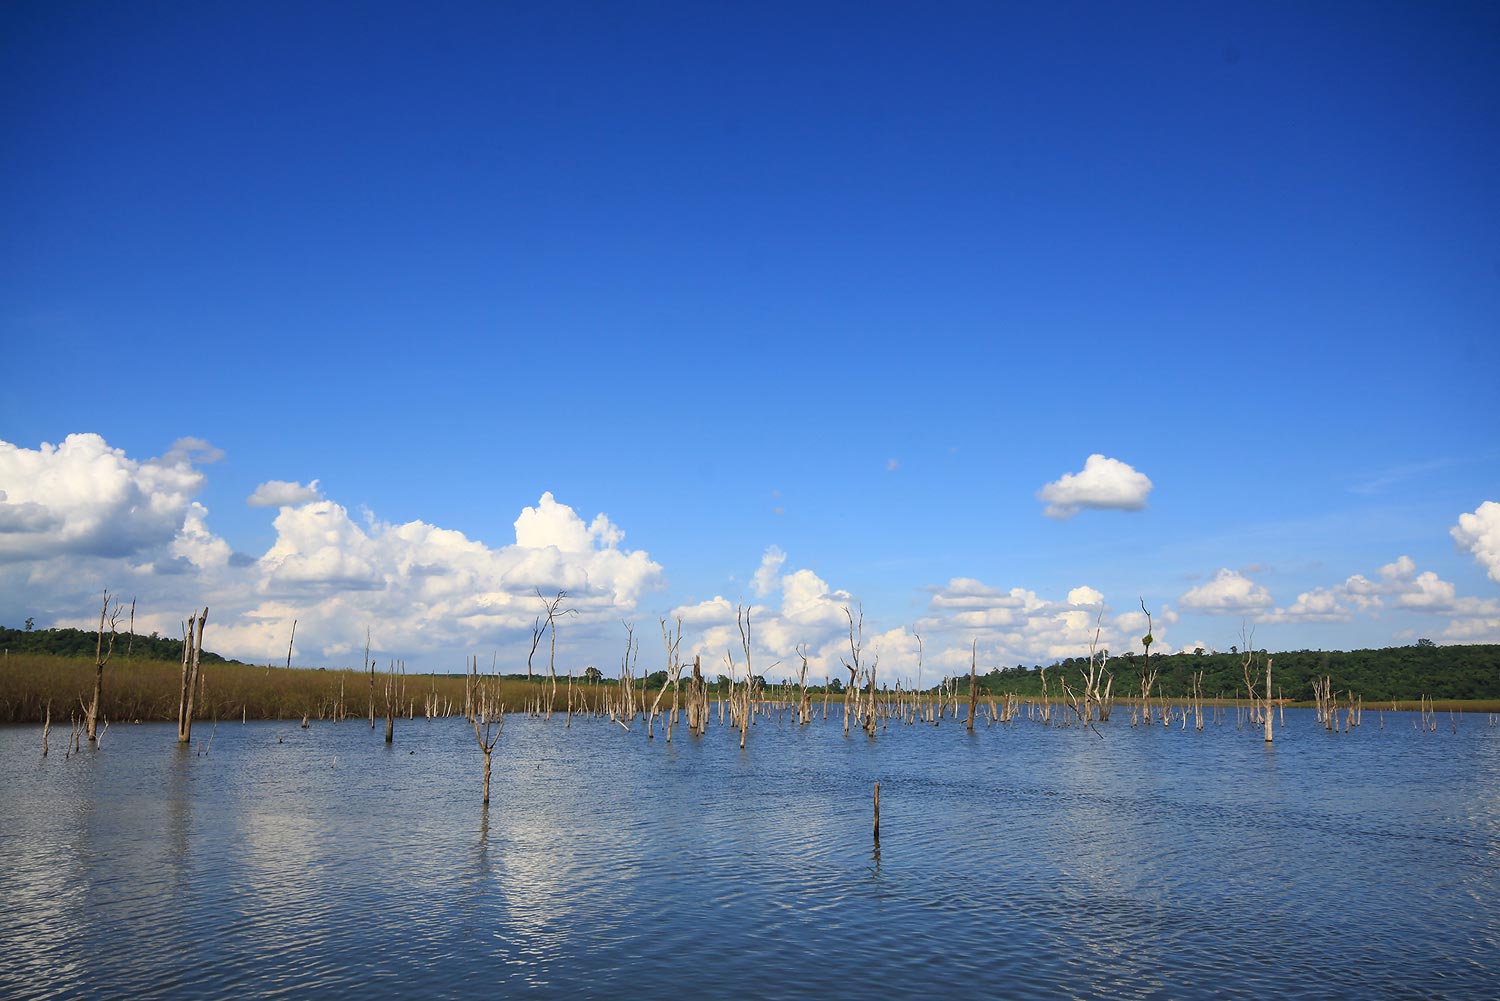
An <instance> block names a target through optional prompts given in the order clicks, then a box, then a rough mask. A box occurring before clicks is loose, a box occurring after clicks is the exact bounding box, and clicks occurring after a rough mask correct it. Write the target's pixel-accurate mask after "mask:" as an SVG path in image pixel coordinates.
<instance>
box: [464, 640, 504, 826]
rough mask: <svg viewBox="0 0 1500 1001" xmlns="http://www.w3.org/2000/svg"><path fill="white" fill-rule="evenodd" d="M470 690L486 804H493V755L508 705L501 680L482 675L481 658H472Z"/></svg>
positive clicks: (473, 723)
mask: <svg viewBox="0 0 1500 1001" xmlns="http://www.w3.org/2000/svg"><path fill="white" fill-rule="evenodd" d="M469 691H470V692H472V693H473V699H474V714H473V715H472V716H470V717H469V722H470V723H471V724H472V725H473V727H474V740H475V742H476V743H478V744H479V751H480V753H481V754H483V755H484V805H485V806H489V805H490V756H491V755H492V754H493V753H494V750H495V744H496V743H498V742H499V740H500V731H502V730H504V729H505V704H504V703H503V702H501V701H500V678H499V676H498V675H496V676H495V677H493V678H491V677H488V676H485V675H481V674H480V673H479V658H478V657H471V658H470V659H469Z"/></svg>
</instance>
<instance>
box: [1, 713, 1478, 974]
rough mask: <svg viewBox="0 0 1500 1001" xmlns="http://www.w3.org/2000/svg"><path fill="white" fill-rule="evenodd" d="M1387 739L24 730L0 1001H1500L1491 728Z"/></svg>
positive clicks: (1040, 731)
mask: <svg viewBox="0 0 1500 1001" xmlns="http://www.w3.org/2000/svg"><path fill="white" fill-rule="evenodd" d="M1387 715H1388V716H1389V717H1390V718H1388V719H1387V720H1386V721H1385V722H1386V726H1385V728H1383V729H1381V728H1376V727H1372V726H1369V725H1368V724H1367V725H1366V726H1365V727H1364V728H1363V730H1362V731H1355V732H1353V733H1351V734H1348V735H1339V736H1337V737H1332V736H1330V735H1328V734H1327V733H1325V732H1324V731H1322V730H1321V729H1318V728H1316V727H1315V726H1314V724H1313V721H1312V719H1311V717H1310V714H1307V713H1302V712H1292V713H1288V717H1287V719H1288V726H1287V729H1286V730H1284V731H1282V732H1281V733H1280V734H1279V736H1278V740H1277V742H1276V744H1275V745H1274V746H1273V747H1271V748H1266V747H1264V746H1263V743H1262V742H1261V741H1260V740H1258V739H1256V738H1255V735H1252V734H1248V733H1247V732H1241V731H1237V730H1236V729H1235V728H1234V727H1233V725H1232V724H1231V725H1228V726H1224V727H1212V726H1211V727H1209V728H1208V729H1206V730H1205V731H1204V732H1203V733H1195V732H1193V731H1191V730H1189V731H1186V732H1184V731H1179V730H1171V731H1167V730H1163V729H1161V728H1145V727H1143V728H1136V729H1132V728H1130V727H1129V726H1128V725H1119V726H1116V725H1115V724H1109V725H1106V726H1105V727H1103V728H1102V731H1103V733H1104V738H1103V739H1102V740H1101V739H1100V738H1099V737H1098V736H1096V735H1094V734H1092V733H1089V732H1087V731H1078V730H1060V729H1047V728H1044V727H1041V726H1039V725H1036V724H1032V723H1021V724H1017V725H1015V726H1013V727H1000V726H995V727H986V728H981V729H979V730H978V731H976V732H975V733H973V734H968V733H966V732H964V730H963V729H962V728H961V726H953V725H944V726H940V727H930V726H924V727H915V728H902V729H900V730H896V729H892V730H890V731H888V732H886V733H884V734H882V735H881V736H879V737H877V738H876V739H874V740H871V739H869V738H868V737H866V736H865V735H864V734H855V735H851V736H850V737H849V738H847V739H846V738H844V737H843V735H842V731H841V728H840V726H839V725H838V723H837V722H836V721H834V720H830V721H829V722H828V723H826V724H824V723H814V725H812V726H810V727H805V728H798V727H796V726H794V725H791V724H790V723H786V724H785V725H777V723H776V722H775V720H774V719H773V720H770V721H762V722H760V723H759V724H758V725H757V727H756V729H755V732H754V733H753V734H752V740H751V742H750V747H749V748H748V749H747V750H746V751H745V752H741V751H740V749H739V747H738V741H737V739H735V738H734V737H733V735H731V734H730V733H728V732H727V731H724V732H720V731H710V733H709V735H708V736H707V737H705V738H693V737H691V736H689V735H686V734H684V735H683V736H682V737H681V738H679V739H674V740H673V742H672V743H671V744H670V745H667V744H666V743H665V742H664V741H661V740H656V741H650V742H648V741H646V740H645V739H644V736H643V735H642V734H640V733H627V732H625V731H623V730H622V729H621V728H620V727H618V726H615V725H613V724H608V723H602V722H601V723H591V722H589V721H580V720H575V721H574V725H573V727H572V728H571V729H564V728H563V727H562V726H561V725H559V724H557V723H556V722H555V721H554V722H553V723H547V722H544V721H540V720H531V719H527V718H524V717H516V718H514V719H512V720H510V721H509V722H508V723H507V726H506V730H505V734H504V736H503V737H502V738H501V744H500V747H499V748H498V749H497V754H496V759H495V776H494V781H495V785H494V790H493V801H492V804H491V806H490V807H489V809H488V810H486V809H484V808H483V807H482V806H481V805H480V803H479V779H480V760H481V759H480V757H479V755H478V752H477V751H476V750H475V748H474V746H473V741H472V735H471V734H469V732H468V731H467V729H466V727H465V725H464V723H463V721H461V720H450V721H442V722H433V723H425V722H423V721H414V722H409V723H407V724H406V725H405V726H402V727H398V730H397V737H396V744H395V746H394V747H386V746H385V744H384V742H383V740H382V739H381V738H382V735H381V734H380V733H378V732H377V733H372V732H371V731H370V730H369V729H368V727H360V726H359V725H357V724H355V723H352V722H351V723H344V724H340V725H337V726H335V725H332V724H321V725H316V724H315V725H314V726H313V727H312V728H311V729H309V730H302V729H300V728H299V727H297V726H296V725H295V724H285V723H261V724H249V725H235V726H226V727H225V732H224V733H222V734H218V736H217V739H216V741H215V743H214V745H213V753H212V754H211V755H209V756H199V755H196V754H194V753H192V752H191V751H190V750H189V749H186V748H179V747H177V746H176V742H175V733H174V732H173V730H172V729H171V728H170V727H168V726H138V727H128V728H126V727H122V728H119V729H120V732H119V733H118V736H117V735H116V732H115V731H114V730H112V731H111V733H110V741H109V743H108V744H107V745H106V748H105V749H104V750H103V751H97V752H95V751H89V750H85V752H84V753H83V754H82V755H80V756H78V757H76V758H72V759H63V758H60V757H57V756H53V757H51V758H48V759H47V760H45V761H43V760H41V759H40V758H39V755H38V754H37V749H38V747H39V738H38V736H37V732H36V728H7V729H3V730H0V790H3V795H0V900H3V903H4V907H3V908H0V996H3V997H6V998H46V997H82V996H89V997H95V996H119V997H127V996H148V997H204V996H216V995H223V994H229V993H236V994H243V995H250V996H272V995H284V996H287V997H306V996H335V995H337V996H344V995H349V994H353V993H355V992H358V994H359V995H360V996H365V997H377V998H379V997H396V996H420V997H460V996H463V997H468V996H473V995H475V994H476V993H481V992H491V991H493V992H497V993H499V994H502V995H503V994H504V993H505V991H506V990H507V989H520V988H526V989H527V990H528V991H530V992H532V993H534V994H537V995H540V996H548V997H551V996H557V997H562V996H569V997H571V996H578V995H582V996H601V995H606V994H608V995H614V994H621V993H624V994H629V995H632V996H639V997H652V996H660V995H665V994H668V993H675V992H679V991H681V990H683V989H684V988H690V989H691V991H692V993H694V994H695V995H699V996H709V997H726V998H727V997H745V996H752V995H769V994H774V995H776V996H820V997H822V996H832V997H876V996H880V997H889V996H890V995H891V994H892V993H893V992H900V991H903V990H904V991H921V992H923V993H924V994H930V993H938V992H940V993H942V994H943V995H944V996H960V997H995V996H1006V997H1012V996H1014V997H1022V998H1044V997H1047V998H1051V997H1139V998H1183V997H1208V996H1213V997H1252V996H1253V997H1269V996H1274V997H1314V996H1317V997H1324V996H1328V995H1330V994H1332V995H1344V996H1367V995H1368V996H1390V995H1399V994H1409V995H1412V996H1442V997H1452V998H1467V997H1474V998H1489V997H1493V996H1494V993H1495V991H1494V986H1493V980H1492V974H1493V970H1494V969H1495V968H1496V966H1497V959H1500V899H1497V898H1500V892H1497V891H1500V879H1497V877H1496V875H1495V874H1496V872H1497V870H1500V728H1494V729H1492V728H1488V727H1485V726H1484V725H1483V723H1482V720H1476V721H1474V722H1470V723H1466V725H1465V726H1463V727H1461V728H1460V730H1459V732H1458V733H1457V734H1453V733H1451V732H1443V733H1426V734H1419V733H1417V732H1416V731H1415V730H1414V729H1413V728H1412V727H1410V726H1408V725H1406V721H1405V720H1404V719H1402V718H1401V717H1400V716H1399V715H1396V714H1387ZM679 732H681V731H679ZM876 780H879V782H880V783H881V838H880V840H879V841H878V842H874V841H873V840H872V838H871V829H870V822H871V816H870V810H871V802H870V791H871V788H872V786H873V783H874V782H875V781H876ZM1418 976H1420V977H1422V979H1420V980H1415V979H1413V978H1414V977H1418Z"/></svg>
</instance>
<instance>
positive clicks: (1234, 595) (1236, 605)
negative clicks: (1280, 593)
mask: <svg viewBox="0 0 1500 1001" xmlns="http://www.w3.org/2000/svg"><path fill="white" fill-rule="evenodd" d="M1178 602H1179V603H1180V604H1181V605H1182V607H1183V608H1185V609H1188V610H1189V611H1193V612H1205V613H1207V614H1209V615H1243V614H1246V613H1250V612H1260V611H1262V610H1264V609H1267V608H1270V607H1271V604H1272V601H1271V593H1270V592H1269V591H1267V590H1266V589H1265V588H1264V587H1262V586H1261V585H1259V584H1257V583H1255V581H1253V580H1251V579H1250V578H1249V577H1246V576H1244V575H1243V574H1241V573H1238V572H1236V571H1234V570H1230V569H1227V568H1226V569H1223V570H1220V571H1219V572H1218V573H1217V574H1215V575H1214V579H1213V580H1211V581H1209V582H1208V583H1206V584H1199V585H1198V586H1197V587H1195V588H1192V589H1191V590H1189V591H1188V592H1187V593H1186V594H1184V595H1183V596H1182V597H1181V598H1179V599H1178Z"/></svg>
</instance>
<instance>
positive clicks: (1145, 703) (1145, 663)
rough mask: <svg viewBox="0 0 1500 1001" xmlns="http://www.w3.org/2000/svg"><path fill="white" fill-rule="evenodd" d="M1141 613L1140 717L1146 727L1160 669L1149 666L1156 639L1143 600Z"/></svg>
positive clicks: (1143, 599)
mask: <svg viewBox="0 0 1500 1001" xmlns="http://www.w3.org/2000/svg"><path fill="white" fill-rule="evenodd" d="M1141 611H1142V612H1145V613H1146V635H1144V636H1142V637H1141V646H1142V648H1144V649H1145V651H1146V653H1145V655H1144V656H1143V657H1141V715H1142V717H1143V718H1144V720H1145V722H1146V725H1147V726H1150V725H1151V689H1152V688H1153V687H1155V685H1156V675H1157V672H1158V671H1160V670H1161V668H1159V667H1152V666H1151V644H1152V643H1155V642H1156V637H1155V636H1153V635H1152V630H1151V613H1150V612H1149V611H1147V610H1146V599H1145V598H1142V599H1141Z"/></svg>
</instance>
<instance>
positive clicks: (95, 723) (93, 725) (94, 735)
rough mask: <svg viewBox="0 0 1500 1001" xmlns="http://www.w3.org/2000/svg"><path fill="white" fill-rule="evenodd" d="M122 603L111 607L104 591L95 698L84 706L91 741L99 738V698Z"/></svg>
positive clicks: (97, 643)
mask: <svg viewBox="0 0 1500 1001" xmlns="http://www.w3.org/2000/svg"><path fill="white" fill-rule="evenodd" d="M120 615H121V612H120V603H119V602H118V601H117V602H115V607H114V610H113V611H111V610H110V607H109V592H108V591H105V592H104V605H103V607H102V608H100V609H99V636H98V640H97V642H96V643H95V645H94V699H93V701H92V702H90V703H89V704H88V705H86V706H84V707H83V723H84V729H85V730H86V731H87V733H88V738H89V742H90V743H92V742H94V741H96V740H97V739H98V738H99V698H100V696H101V695H102V694H103V693H104V665H106V664H108V663H109V657H110V654H112V653H114V650H115V630H116V627H118V626H119V624H120ZM106 624H108V626H109V642H108V643H107V644H106V643H105V641H104V627H105V625H106Z"/></svg>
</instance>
